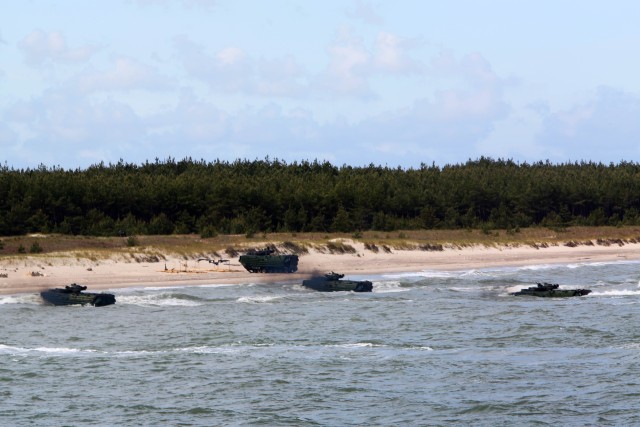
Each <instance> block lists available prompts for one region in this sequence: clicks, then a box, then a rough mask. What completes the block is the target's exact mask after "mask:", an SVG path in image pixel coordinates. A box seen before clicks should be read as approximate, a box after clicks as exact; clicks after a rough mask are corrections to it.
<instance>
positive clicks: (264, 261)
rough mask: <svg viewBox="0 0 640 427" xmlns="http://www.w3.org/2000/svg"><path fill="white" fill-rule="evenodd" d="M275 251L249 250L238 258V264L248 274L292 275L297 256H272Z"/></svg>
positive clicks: (296, 265)
mask: <svg viewBox="0 0 640 427" xmlns="http://www.w3.org/2000/svg"><path fill="white" fill-rule="evenodd" d="M274 252H275V249H273V248H266V249H262V250H250V251H249V252H247V254H246V255H241V256H240V264H242V266H243V267H244V268H245V269H246V270H247V271H249V272H250V273H294V272H296V271H298V255H274Z"/></svg>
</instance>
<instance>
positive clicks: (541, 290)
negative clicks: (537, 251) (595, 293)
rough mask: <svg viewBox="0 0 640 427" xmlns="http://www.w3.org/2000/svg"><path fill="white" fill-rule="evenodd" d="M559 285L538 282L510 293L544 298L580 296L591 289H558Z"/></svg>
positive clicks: (586, 293)
mask: <svg viewBox="0 0 640 427" xmlns="http://www.w3.org/2000/svg"><path fill="white" fill-rule="evenodd" d="M558 288H559V285H557V284H552V283H538V284H537V285H536V286H532V287H530V288H526V289H520V290H519V291H518V292H513V293H512V294H511V295H515V296H523V295H529V296H534V297H546V298H565V297H580V296H583V295H588V294H589V293H591V289H558Z"/></svg>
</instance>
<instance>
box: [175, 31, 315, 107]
mask: <svg viewBox="0 0 640 427" xmlns="http://www.w3.org/2000/svg"><path fill="white" fill-rule="evenodd" d="M175 47H176V50H177V55H178V58H179V59H180V61H181V62H182V64H183V66H184V67H185V69H186V70H187V73H188V74H189V75H191V76H192V77H193V78H196V79H198V80H199V81H202V82H204V83H205V84H207V85H208V86H209V87H210V88H211V89H213V90H215V91H219V92H223V93H238V94H244V95H250V96H258V97H270V96H278V97H297V96H299V95H300V94H301V93H304V92H305V91H306V87H307V84H306V80H307V79H306V76H305V72H304V69H303V68H302V67H301V66H300V65H299V64H298V63H297V61H296V59H295V58H294V57H292V56H290V55H289V56H285V57H281V58H275V59H254V58H252V57H250V56H249V55H248V54H247V53H246V52H245V51H243V50H242V49H240V48H237V47H233V46H229V47H226V48H223V49H221V50H219V51H218V52H216V53H214V54H211V55H209V54H207V53H205V52H204V49H203V48H202V47H201V46H200V45H197V44H195V43H193V42H192V41H190V40H189V39H187V38H186V37H178V38H176V39H175Z"/></svg>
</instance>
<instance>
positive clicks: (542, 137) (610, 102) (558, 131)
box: [536, 87, 640, 162]
mask: <svg viewBox="0 0 640 427" xmlns="http://www.w3.org/2000/svg"><path fill="white" fill-rule="evenodd" d="M638 117H640V96H638V95H635V94H631V93H626V92H623V91H620V90H616V89H612V88H608V87H601V88H599V89H598V90H597V92H596V93H595V95H594V97H593V98H592V99H591V100H590V101H588V102H586V103H583V104H579V105H575V106H574V107H572V108H570V109H567V110H564V111H557V112H551V113H549V114H548V115H547V116H546V117H545V118H544V120H543V122H542V129H541V131H540V133H539V134H538V136H537V138H536V143H537V144H538V145H540V146H542V147H545V149H546V150H549V151H550V150H552V149H553V150H554V151H559V152H558V153H557V158H556V160H558V161H569V160H573V161H576V160H587V159H599V160H601V161H603V162H619V161H621V160H626V161H632V160H635V161H637V160H638V158H640V145H639V144H638V141H640V121H638Z"/></svg>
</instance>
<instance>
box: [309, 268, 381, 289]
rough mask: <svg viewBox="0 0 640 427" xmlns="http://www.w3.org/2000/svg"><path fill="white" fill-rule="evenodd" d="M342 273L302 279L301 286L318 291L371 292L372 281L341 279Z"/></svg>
mask: <svg viewBox="0 0 640 427" xmlns="http://www.w3.org/2000/svg"><path fill="white" fill-rule="evenodd" d="M343 277H344V274H338V273H334V272H333V271H332V272H331V273H327V274H325V275H324V276H317V277H313V278H311V279H306V280H303V281H302V286H305V287H307V288H310V289H314V290H316V291H320V292H336V291H352V292H371V290H372V289H373V283H371V282H370V281H368V280H342V278H343Z"/></svg>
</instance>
